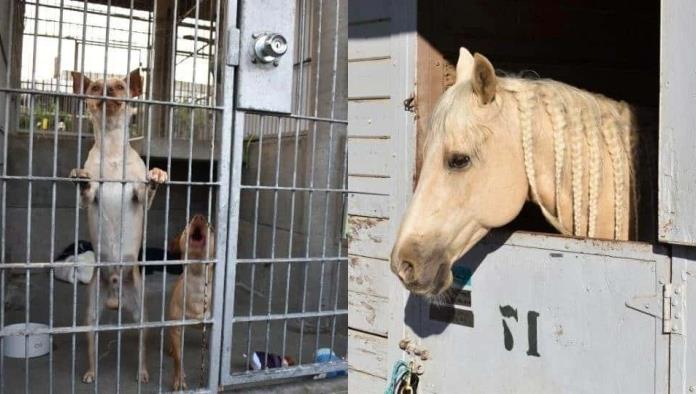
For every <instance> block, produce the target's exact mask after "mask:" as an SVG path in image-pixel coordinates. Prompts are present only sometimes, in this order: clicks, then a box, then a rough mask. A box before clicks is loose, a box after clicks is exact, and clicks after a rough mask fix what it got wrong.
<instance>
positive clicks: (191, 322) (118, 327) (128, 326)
mask: <svg viewBox="0 0 696 394" xmlns="http://www.w3.org/2000/svg"><path fill="white" fill-rule="evenodd" d="M213 321H214V320H213V319H204V320H197V319H187V320H162V321H154V322H146V323H142V324H140V323H121V324H103V325H102V324H100V325H98V326H74V327H73V326H67V327H54V328H35V329H29V330H26V329H22V330H7V328H5V329H2V330H0V337H17V336H30V335H43V334H52V335H58V334H74V333H80V332H104V331H126V330H139V329H145V328H148V329H149V328H163V327H183V326H196V325H199V324H211V323H213ZM19 324H22V323H21V322H20V323H19ZM8 331H9V332H8Z"/></svg>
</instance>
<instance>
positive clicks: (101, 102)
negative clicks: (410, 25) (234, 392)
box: [0, 0, 347, 392]
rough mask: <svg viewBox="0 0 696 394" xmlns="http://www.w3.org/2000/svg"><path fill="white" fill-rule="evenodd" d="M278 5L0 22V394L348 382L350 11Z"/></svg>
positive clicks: (27, 16)
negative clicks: (265, 45)
mask: <svg viewBox="0 0 696 394" xmlns="http://www.w3.org/2000/svg"><path fill="white" fill-rule="evenodd" d="M283 5H284V7H285V8H283V7H280V6H279V7H272V6H271V5H270V4H269V3H268V2H263V1H239V2H237V1H230V2H228V1H224V0H174V1H165V0H155V1H143V0H89V1H87V0H85V1H82V0H34V1H14V0H13V1H6V2H2V3H1V4H0V15H1V16H0V55H1V56H0V105H1V107H0V130H2V138H1V143H2V145H1V146H2V152H3V154H2V161H1V162H0V166H1V169H2V174H1V177H0V179H1V181H2V189H1V190H2V191H1V194H0V195H1V198H2V204H1V207H2V208H1V211H0V215H1V220H2V236H1V239H0V240H1V243H0V249H1V250H0V257H1V262H2V264H0V304H2V305H3V308H2V309H0V327H2V329H1V331H0V392H30V391H31V392H34V391H36V392H162V391H171V390H175V391H176V390H180V389H181V390H184V389H189V390H194V391H198V392H216V391H217V390H219V389H220V388H221V387H227V388H240V386H241V385H252V384H261V383H273V382H277V381H278V380H279V379H283V378H285V379H288V378H297V377H312V376H313V377H318V375H322V376H325V375H327V374H328V375H329V376H332V375H337V374H338V375H340V371H341V370H342V369H345V365H344V361H343V360H342V358H343V357H345V355H346V352H347V350H346V347H347V339H346V336H347V334H346V325H347V317H346V314H347V306H346V304H347V301H346V297H345V289H346V285H345V280H346V278H347V274H346V269H347V268H346V267H347V257H345V256H346V252H345V245H344V239H343V238H344V237H343V226H344V224H343V223H344V219H343V217H344V216H343V209H344V207H343V206H344V199H345V196H346V192H345V190H346V188H347V187H346V180H345V176H344V174H345V167H346V166H345V164H344V163H345V160H346V154H345V128H346V126H345V125H346V123H347V122H346V120H345V118H346V104H345V79H346V70H345V61H344V60H342V59H343V58H345V52H346V50H345V44H344V45H343V46H341V42H345V39H342V37H343V38H345V34H346V31H347V28H346V17H345V15H346V13H347V8H346V3H345V2H343V1H339V2H326V1H321V0H316V1H315V0H288V1H285V2H284V4H283ZM264 11H266V14H265V18H261V17H259V15H260V12H264ZM274 14H275V15H277V14H280V15H282V17H283V18H285V19H277V17H276V19H274V18H273V17H272V16H273V15H274ZM250 18H251V19H253V20H254V21H257V22H258V23H257V25H256V26H254V27H248V26H246V25H244V23H245V22H244V21H246V20H248V19H250ZM278 20H280V21H281V22H283V24H282V25H280V26H278V23H277V21H278ZM273 21H275V22H276V24H275V25H274V24H273ZM274 26H275V27H274ZM272 29H278V30H277V31H278V32H282V35H280V36H278V35H273V34H270V33H271V32H273V30H272ZM261 32H266V33H269V34H267V35H266V36H272V37H273V39H274V40H276V41H273V44H274V45H275V43H276V42H280V43H282V41H284V40H285V39H286V38H287V42H286V44H287V48H288V53H287V54H285V56H284V57H279V58H277V59H276V60H275V61H271V62H269V63H265V59H260V61H257V60H254V59H256V58H253V59H252V58H249V54H250V53H251V54H254V50H253V49H254V46H253V44H254V42H253V40H252V37H253V39H254V40H256V39H258V38H259V37H260V36H263V37H266V36H264V35H263V34H261ZM273 48H274V49H277V48H278V47H275V46H274V47H273ZM282 55H283V54H282V53H281V54H280V56H282ZM259 70H260V71H259ZM282 70H286V71H288V70H289V71H288V73H287V75H288V76H289V77H288V78H287V79H286V80H282V79H280V81H281V82H282V83H280V84H277V85H275V86H271V87H270V89H266V90H264V89H260V88H259V89H256V90H257V91H256V92H255V94H256V95H257V97H270V98H273V99H276V100H283V99H287V102H288V105H287V109H286V110H280V111H278V110H276V109H273V108H265V109H264V108H257V107H254V106H253V105H252V106H247V107H244V106H242V105H241V104H243V103H248V102H249V100H250V97H249V96H246V95H244V94H246V93H244V92H248V91H242V88H243V86H245V83H247V84H248V76H249V75H250V74H254V73H256V74H254V75H256V76H257V81H260V83H262V82H263V81H274V82H278V81H279V79H278V78H277V77H274V75H277V74H274V73H278V72H284V71H282ZM264 73H267V74H264ZM245 79H246V81H247V82H245ZM237 82H239V86H236V83H237ZM247 86H248V85H247ZM256 86H257V87H260V86H261V85H256ZM243 93H244V94H243ZM251 99H252V101H253V97H252V98H251ZM271 101H272V100H271ZM290 104H291V105H290ZM92 166H94V167H92ZM88 305H92V306H94V307H88ZM92 335H93V338H94V341H93V346H91V345H90V342H91V336H92ZM88 350H89V351H88ZM92 357H93V360H94V362H93V364H92V363H91V359H92ZM280 360H285V361H286V363H282V362H280ZM177 364H179V365H178V366H177ZM326 384H329V383H326ZM327 387H328V386H327ZM338 387H340V382H339V385H338Z"/></svg>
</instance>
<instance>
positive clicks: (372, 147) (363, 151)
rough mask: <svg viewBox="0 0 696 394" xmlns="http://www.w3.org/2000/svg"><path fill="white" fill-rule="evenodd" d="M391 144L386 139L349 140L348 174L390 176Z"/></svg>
mask: <svg viewBox="0 0 696 394" xmlns="http://www.w3.org/2000/svg"><path fill="white" fill-rule="evenodd" d="M392 160H393V158H392V155H391V143H390V141H389V140H384V139H362V138H361V139H357V138H351V139H349V140H348V174H349V175H351V174H352V175H355V174H357V175H372V176H381V177H387V176H388V175H389V167H390V163H391V161H392Z"/></svg>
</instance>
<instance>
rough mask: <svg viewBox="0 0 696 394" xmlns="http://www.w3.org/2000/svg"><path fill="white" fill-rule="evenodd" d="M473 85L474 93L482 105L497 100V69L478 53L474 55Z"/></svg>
mask: <svg viewBox="0 0 696 394" xmlns="http://www.w3.org/2000/svg"><path fill="white" fill-rule="evenodd" d="M471 84H472V86H473V88H474V93H476V95H477V96H478V97H479V99H481V103H482V104H484V105H485V104H488V103H490V102H491V101H493V100H494V99H495V91H496V88H497V85H498V80H497V78H496V76H495V69H494V68H493V65H492V64H491V62H489V61H488V59H486V57H485V56H483V55H481V54H479V53H477V54H475V55H474V71H473V74H472V76H471Z"/></svg>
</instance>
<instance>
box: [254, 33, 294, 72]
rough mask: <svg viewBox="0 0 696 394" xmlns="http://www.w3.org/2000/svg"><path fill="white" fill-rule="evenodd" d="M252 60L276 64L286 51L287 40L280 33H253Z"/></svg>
mask: <svg viewBox="0 0 696 394" xmlns="http://www.w3.org/2000/svg"><path fill="white" fill-rule="evenodd" d="M254 38H255V39H256V41H255V42H254V57H255V58H254V60H255V62H260V63H273V64H274V65H275V66H277V65H278V62H279V61H280V58H281V57H282V56H283V55H284V54H285V52H287V51H288V42H287V40H286V39H285V37H283V35H282V34H278V33H260V34H254Z"/></svg>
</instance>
